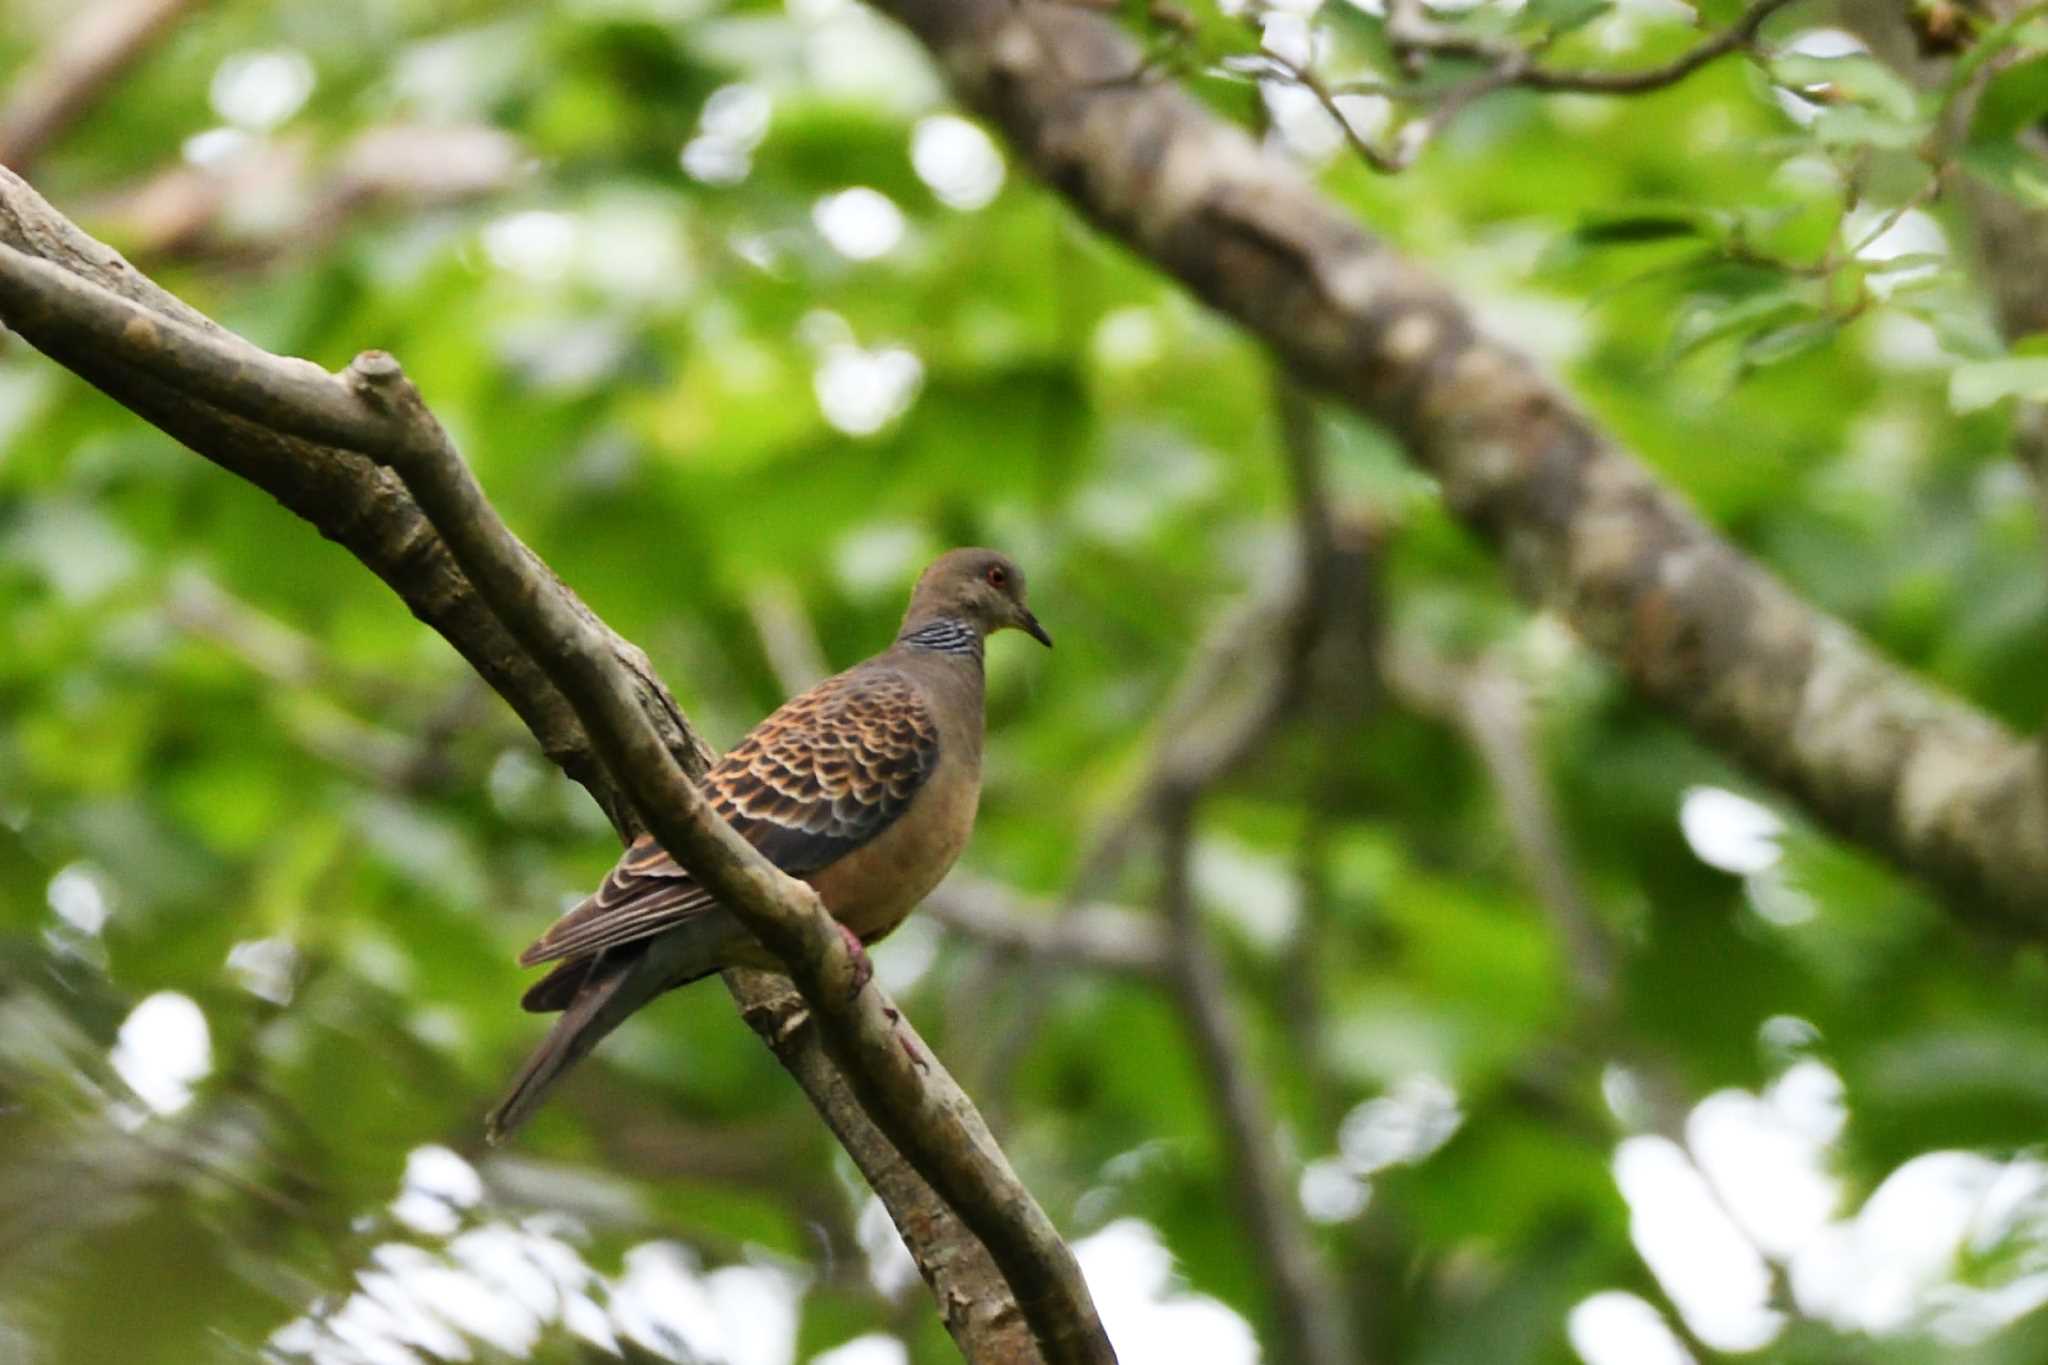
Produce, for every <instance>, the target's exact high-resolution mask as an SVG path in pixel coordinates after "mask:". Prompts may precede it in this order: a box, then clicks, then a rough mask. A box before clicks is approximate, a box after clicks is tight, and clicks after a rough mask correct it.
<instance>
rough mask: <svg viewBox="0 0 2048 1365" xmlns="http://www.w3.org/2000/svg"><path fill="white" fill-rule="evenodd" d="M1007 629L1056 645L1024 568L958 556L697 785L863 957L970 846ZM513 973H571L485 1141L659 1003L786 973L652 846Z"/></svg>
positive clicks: (542, 989) (544, 992)
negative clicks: (989, 666)
mask: <svg viewBox="0 0 2048 1365" xmlns="http://www.w3.org/2000/svg"><path fill="white" fill-rule="evenodd" d="M1009 627H1015V628H1016V629H1018V630H1022V631H1025V632H1026V633H1028V634H1030V635H1031V636H1032V637H1033V638H1035V639H1037V640H1038V642H1039V643H1041V644H1044V645H1050V644H1052V639H1051V637H1050V636H1048V635H1047V634H1046V633H1045V629H1044V627H1042V626H1040V625H1039V624H1038V618H1037V617H1035V616H1033V615H1032V614H1031V609H1030V608H1029V607H1027V606H1025V604H1024V574H1023V572H1022V571H1021V570H1019V569H1018V568H1017V566H1016V565H1015V564H1013V563H1011V562H1010V560H1009V559H1008V558H1007V557H1006V556H1004V555H1001V554H998V553H997V552H995V551H994V550H953V551H949V552H948V553H946V554H944V555H941V556H940V557H939V558H938V559H936V560H934V561H933V562H932V565H931V567H930V568H927V569H926V570H925V571H924V573H923V575H921V576H920V577H919V578H918V580H917V587H916V588H915V589H914V590H913V591H912V593H911V595H910V610H909V611H908V612H906V613H905V614H904V617H903V628H902V629H901V630H900V631H898V632H897V635H896V643H895V644H893V645H891V646H890V647H889V648H888V649H886V650H884V651H883V652H882V653H880V654H877V655H876V656H875V657H874V658H872V659H869V660H868V661H867V662H866V663H862V664H856V665H855V666H854V667H852V668H849V669H848V670H846V672H844V673H841V674H839V675H838V676H836V677H831V678H827V679H826V680H825V681H823V682H821V683H819V684H818V685H817V686H815V687H813V688H812V689H811V690H810V691H808V692H805V693H803V694H802V695H800V696H797V697H793V698H791V699H790V700H789V701H787V702H785V703H783V705H782V707H781V708H780V709H779V710H777V711H776V712H775V713H774V714H773V715H771V716H769V717H768V719H766V720H764V721H762V722H761V723H760V724H759V725H757V726H755V727H754V729H753V731H752V732H751V733H749V734H748V735H747V737H746V738H745V739H743V740H741V741H740V742H739V744H738V746H737V747H735V748H734V749H733V750H732V752H731V753H729V754H727V755H726V756H725V757H724V758H723V759H721V760H720V761H719V763H718V764H717V766H715V767H713V768H712V769H711V771H710V772H709V773H707V774H705V777H704V788H705V794H706V795H707V796H709V797H710V798H711V804H712V808H713V809H714V810H716V811H717V812H718V813H719V815H721V816H723V817H724V818H725V820H726V821H727V822H728V823H730V824H731V825H732V826H733V828H735V829H737V830H738V831H739V832H740V833H741V834H742V835H743V836H745V838H746V839H747V841H748V842H749V843H751V844H753V845H754V847H756V848H758V849H760V850H761V852H762V853H764V854H766V855H767V857H768V859H769V861H771V862H773V863H774V864H775V865H776V866H777V867H779V868H781V869H782V870H783V871H784V872H787V873H789V874H790V875H791V876H795V877H801V878H803V879H804V880H805V881H807V882H809V883H810V884H811V885H812V886H813V887H815V888H816V889H817V892H818V895H819V897H820V899H822V900H823V901H824V902H825V907H826V909H828V910H830V911H831V912H832V914H833V917H834V918H836V919H837V920H838V921H839V924H840V926H841V928H842V929H843V930H844V931H846V932H847V933H849V934H850V935H852V936H854V937H857V938H858V939H859V940H860V941H861V942H862V943H873V942H875V941H876V940H878V939H880V938H881V937H882V936H883V935H885V934H887V933H888V932H889V931H890V930H892V929H894V928H895V927H896V926H897V925H898V924H900V923H902V921H903V917H904V916H905V915H907V914H909V913H910V911H911V910H912V909H913V908H915V907H916V905H917V903H918V902H919V901H921V900H923V899H924V897H925V894H926V893H927V892H929V891H930V890H931V889H932V888H933V887H935V886H937V885H938V884H939V880H940V879H941V878H943V877H944V876H945V875H946V872H947V870H948V869H949V868H951V867H952V866H953V860H954V859H955V858H957V857H959V856H960V850H961V849H962V848H963V847H965V845H966V843H967V836H968V833H969V832H970V831H971V830H972V829H973V827H974V810H975V806H976V804H977V803H978V802H979V800H980V796H981V732H982V671H981V649H982V641H983V640H984V639H985V638H986V637H987V636H989V635H990V634H992V633H994V632H995V631H998V630H1003V629H1006V628H1009ZM519 961H520V962H521V964H522V965H525V966H534V965H536V964H538V963H542V962H558V963H560V964H561V965H559V966H557V967H556V968H555V969H554V970H553V971H552V972H550V973H548V975H547V976H545V977H543V978H542V979H541V980H540V981H538V982H536V983H535V984H534V986H533V987H532V989H530V990H528V991H527V993H526V997H525V999H524V1000H523V1001H522V1002H521V1003H523V1004H524V1005H525V1007H526V1008H527V1009H529V1010H533V1011H536V1012H549V1011H554V1010H560V1011H561V1013H562V1017H561V1018H560V1019H559V1020H557V1021H556V1023H555V1026H554V1029H553V1030H552V1031H551V1032H550V1033H549V1034H548V1036H547V1039H546V1041H545V1042H543V1043H542V1044H541V1045H540V1048H539V1050H537V1051H536V1052H535V1053H534V1054H533V1056H532V1057H531V1058H529V1059H528V1060H527V1063H526V1065H525V1066H524V1067H523V1068H522V1069H521V1070H520V1072H519V1076H518V1079H516V1080H515V1081H514V1082H513V1083H512V1089H511V1092H510V1093H509V1094H507V1095H506V1097H505V1099H504V1100H503V1102H501V1103H500V1104H499V1105H498V1107H497V1108H496V1109H495V1110H493V1111H492V1113H491V1116H490V1118H489V1120H488V1122H487V1132H488V1134H489V1136H490V1139H491V1140H492V1141H493V1142H495V1141H497V1140H499V1139H500V1138H503V1137H504V1136H505V1135H506V1134H508V1133H510V1132H511V1131H512V1130H513V1129H515V1128H517V1127H518V1126H519V1125H520V1124H521V1123H522V1122H524V1121H525V1120H526V1118H527V1117H528V1116H529V1115H530V1114H532V1113H533V1111H534V1109H535V1107H536V1106H538V1105H539V1104H540V1102H541V1099H542V1098H543V1097H544V1096H545V1095H546V1094H547V1092H548V1090H549V1089H550V1088H551V1087H552V1086H553V1085H554V1083H555V1082H556V1081H557V1080H559V1079H560V1078H561V1075H562V1073H563V1072H564V1071H566V1070H568V1069H569V1068H570V1067H571V1066H573V1065H575V1063H576V1062H578V1061H580V1060H581V1059H582V1058H583V1057H584V1056H585V1055H587V1054H588V1053H589V1052H590V1050H591V1048H593V1047H595V1046H596V1045H597V1043H598V1040H599V1039H601V1038H603V1037H604V1036H605V1035H606V1034H607V1033H610V1032H611V1031H612V1030H613V1029H615V1028H617V1027H618V1026H619V1024H620V1023H622V1022H623V1021H624V1020H625V1018H626V1016H627V1015H629V1014H631V1013H632V1012H633V1011H635V1010H637V1009H639V1008H640V1007H641V1006H642V1005H644V1004H646V1003H647V1002H648V1001H649V1000H652V999H653V998H654V997H655V996H657V995H660V994H661V993H662V992H663V991H667V990H671V989H673V988H675V987H677V986H683V985H688V984H689V983H690V982H692V981H695V980H697V979H699V978H700V977H704V976H709V975H710V974H711V973H713V972H716V971H719V970H721V969H722V968H725V967H732V966H752V967H768V968H774V967H777V966H778V965H779V964H778V963H777V962H776V961H775V959H774V958H773V957H772V956H770V955H769V953H768V952H767V950H766V949H765V948H763V947H762V946H761V945H760V943H759V942H758V941H757V940H756V939H755V938H754V937H753V936H752V935H751V934H749V933H748V932H747V930H746V929H745V928H744V927H743V926H742V925H741V924H740V922H739V920H738V919H736V918H735V917H734V916H733V914H732V912H731V911H729V910H727V909H726V908H725V907H724V906H722V905H720V904H718V902H716V901H715V900H713V899H712V898H711V895H710V893H709V892H707V891H705V890H703V889H702V888H700V887H699V886H698V885H697V884H696V882H694V881H693V880H691V877H690V874H689V873H688V872H686V871H684V870H683V869H682V868H681V867H679V866H677V865H676V862H675V860H674V859H672V858H670V857H669V856H668V854H666V853H664V852H662V850H661V847H660V845H658V844H656V843H655V842H654V841H653V840H652V839H650V838H649V837H648V836H646V835H644V834H643V835H641V836H640V837H639V838H638V839H636V840H635V841H634V842H633V845H632V847H630V848H628V849H627V850H626V852H625V854H624V856H622V857H621V858H620V859H619V862H618V865H617V866H615V867H614V868H612V870H611V873H610V875H609V876H607V877H606V878H605V879H604V885H602V886H600V887H598V889H597V891H596V893H595V894H594V895H592V896H591V897H590V898H589V899H587V900H585V901H584V902H583V903H582V904H581V905H579V906H577V907H576V908H575V909H573V910H571V911H570V912H569V913H568V914H566V915H564V916H563V917H562V918H561V919H559V920H557V921H556V922H555V924H554V926H553V927H552V928H550V929H549V930H548V931H547V933H545V934H543V935H542V936H541V938H540V941H539V942H537V943H535V944H534V945H533V946H532V947H531V948H528V949H527V950H526V951H525V952H524V953H522V954H520V957H519Z"/></svg>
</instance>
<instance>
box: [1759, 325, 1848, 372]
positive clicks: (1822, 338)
mask: <svg viewBox="0 0 2048 1365" xmlns="http://www.w3.org/2000/svg"><path fill="white" fill-rule="evenodd" d="M1841 329H1842V324H1841V323H1840V322H1839V321H1838V320H1836V319H1834V318H1831V317H1819V318H1808V319H1806V320H1805V321H1803V322H1794V323H1788V324H1787V325H1785V326H1783V327H1772V328H1770V329H1768V330H1766V331H1762V332H1758V333H1756V334H1755V335H1754V336H1752V337H1750V338H1749V339H1748V340H1747V341H1745V342H1743V343H1742V369H1743V370H1744V372H1747V371H1750V370H1760V369H1762V368H1763V367H1764V366H1766V365H1779V364H1783V363H1784V362H1785V361H1787V360H1791V359H1793V358H1794V357H1797V356H1802V355H1805V354H1806V353H1807V352H1808V351H1817V350H1819V349H1820V348H1821V347H1823V346H1825V345H1827V344H1828V343H1829V342H1830V341H1833V340H1834V338H1835V333H1836V332H1839V331H1840V330H1841Z"/></svg>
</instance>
